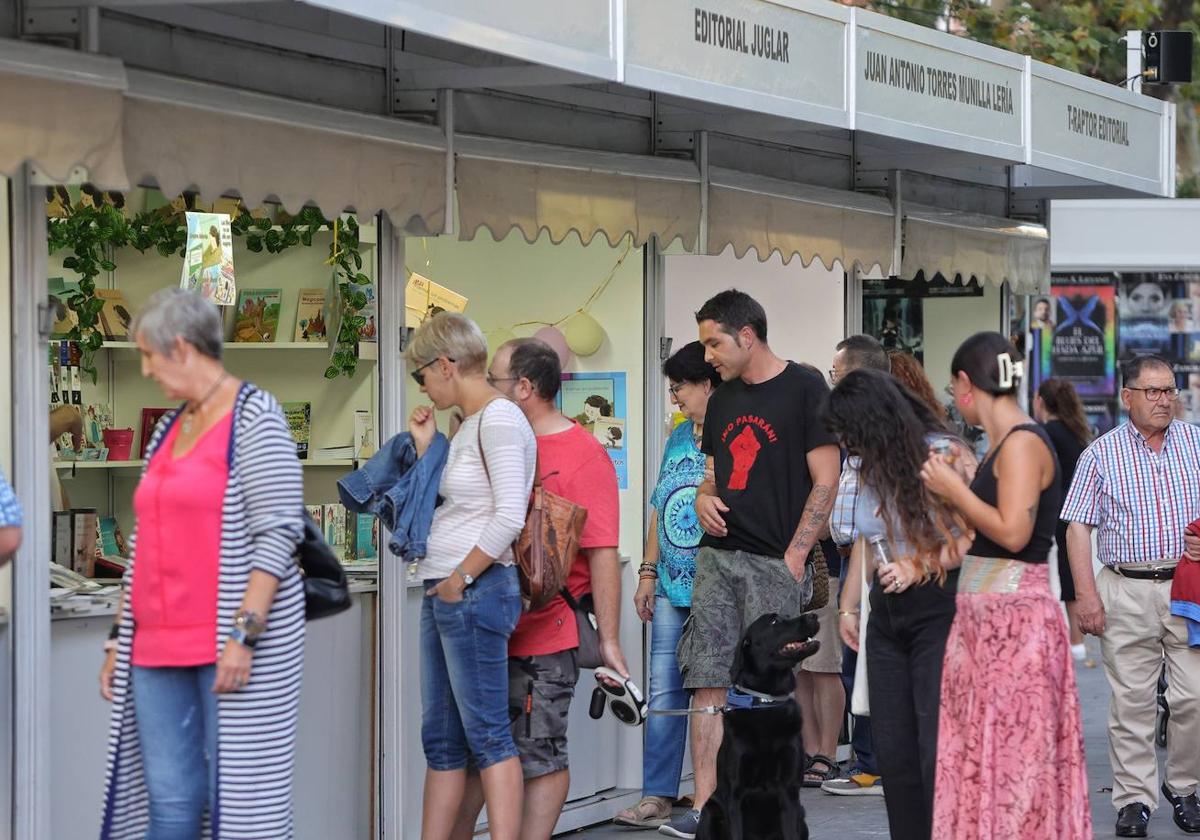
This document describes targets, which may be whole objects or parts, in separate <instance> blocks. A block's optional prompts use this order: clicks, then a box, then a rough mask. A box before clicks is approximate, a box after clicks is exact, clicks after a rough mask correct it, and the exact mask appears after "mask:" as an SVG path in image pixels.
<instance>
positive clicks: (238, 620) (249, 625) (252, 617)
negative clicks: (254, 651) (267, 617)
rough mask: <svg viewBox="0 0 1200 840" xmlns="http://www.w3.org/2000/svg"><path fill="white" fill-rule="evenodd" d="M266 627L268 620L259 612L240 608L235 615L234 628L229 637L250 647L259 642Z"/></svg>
mask: <svg viewBox="0 0 1200 840" xmlns="http://www.w3.org/2000/svg"><path fill="white" fill-rule="evenodd" d="M266 629H267V622H266V621H264V620H263V619H262V618H261V617H259V615H258V614H257V613H254V612H251V611H250V610H238V611H237V612H236V613H234V615H233V629H232V630H231V631H230V632H229V638H231V639H233V640H234V641H235V642H238V643H239V644H243V645H245V646H246V647H248V648H253V647H254V646H255V645H256V644H258V637H259V636H261V635H262V634H263V631H264V630H266Z"/></svg>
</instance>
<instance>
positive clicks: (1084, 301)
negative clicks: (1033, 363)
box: [1030, 274, 1117, 397]
mask: <svg viewBox="0 0 1200 840" xmlns="http://www.w3.org/2000/svg"><path fill="white" fill-rule="evenodd" d="M1115 292H1116V290H1115V288H1114V286H1113V284H1112V282H1111V276H1105V275H1099V276H1097V275H1086V274H1085V275H1080V274H1061V275H1060V274H1056V275H1054V277H1053V280H1052V285H1051V297H1050V298H1037V299H1035V301H1034V304H1033V309H1032V312H1031V318H1030V323H1031V327H1032V328H1033V329H1036V330H1038V336H1039V339H1040V348H1039V349H1040V351H1041V360H1040V364H1038V365H1037V369H1038V372H1039V374H1042V377H1040V378H1045V377H1056V378H1060V379H1066V380H1067V381H1069V382H1070V383H1071V384H1073V385H1074V386H1075V390H1076V392H1077V393H1078V394H1079V395H1080V396H1081V397H1111V396H1114V395H1115V393H1116V361H1117V360H1116V343H1117V334H1116V333H1117V330H1116V327H1117V324H1116V300H1115V298H1116V295H1115ZM1045 304H1050V305H1048V306H1047V305H1045Z"/></svg>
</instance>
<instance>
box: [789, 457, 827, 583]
mask: <svg viewBox="0 0 1200 840" xmlns="http://www.w3.org/2000/svg"><path fill="white" fill-rule="evenodd" d="M806 460H807V461H808V472H809V475H811V476H812V482H813V487H812V490H811V491H809V494H808V501H807V502H805V503H804V512H803V513H802V514H801V515H800V525H799V526H798V527H797V528H796V533H795V534H793V535H792V542H791V545H789V546H788V549H787V551H786V552H785V553H784V555H783V560H784V562H785V563H787V566H788V569H790V570H791V572H792V575H793V576H794V577H795V578H796V580H803V579H804V564H805V563H806V562H808V555H809V554H810V553H811V552H812V550H813V546H815V545H816V544H817V540H818V538H819V537H820V536H821V533H822V532H823V531H825V530H826V529H827V528H828V527H829V514H830V512H831V511H832V510H833V495H834V492H835V491H836V489H837V483H838V472H839V470H840V468H841V458H840V456H839V452H838V448H837V447H836V446H818V447H817V448H816V449H813V450H812V451H810V452H809V453H808V455H807V456H806Z"/></svg>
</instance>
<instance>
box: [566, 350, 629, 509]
mask: <svg viewBox="0 0 1200 840" xmlns="http://www.w3.org/2000/svg"><path fill="white" fill-rule="evenodd" d="M558 407H559V410H560V411H561V412H562V413H563V414H565V415H567V416H568V417H570V418H571V419H573V420H575V421H576V422H578V423H579V425H581V426H583V428H584V429H586V430H587V431H588V432H590V433H591V434H592V435H594V436H595V438H596V440H598V441H600V444H601V445H602V446H603V447H604V449H605V451H606V452H608V457H609V458H611V459H612V462H613V468H614V469H615V470H616V471H617V486H618V487H619V488H620V489H622V490H628V489H629V457H628V455H627V452H628V446H629V438H628V434H629V429H628V427H627V426H626V425H625V421H626V420H627V419H628V416H629V415H628V407H627V403H626V400H625V372H624V371H611V372H604V373H564V374H563V375H562V388H561V389H560V390H559V392H558Z"/></svg>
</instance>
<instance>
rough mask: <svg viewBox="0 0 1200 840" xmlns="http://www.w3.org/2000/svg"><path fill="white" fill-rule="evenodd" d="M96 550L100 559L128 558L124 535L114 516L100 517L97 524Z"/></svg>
mask: <svg viewBox="0 0 1200 840" xmlns="http://www.w3.org/2000/svg"><path fill="white" fill-rule="evenodd" d="M97 527H98V533H97V538H96V548H97V551H98V552H99V555H100V556H101V557H128V556H129V547H128V546H127V545H126V544H125V535H124V534H122V533H121V526H120V525H119V524H118V523H117V519H116V517H114V516H102V517H100V520H99V523H98V526H97Z"/></svg>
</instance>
